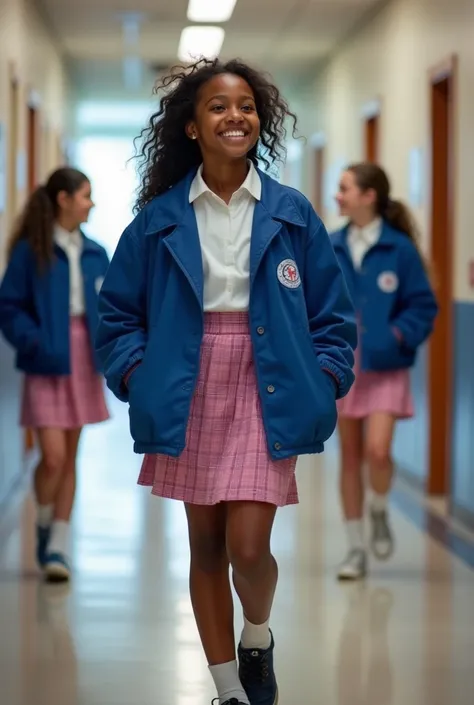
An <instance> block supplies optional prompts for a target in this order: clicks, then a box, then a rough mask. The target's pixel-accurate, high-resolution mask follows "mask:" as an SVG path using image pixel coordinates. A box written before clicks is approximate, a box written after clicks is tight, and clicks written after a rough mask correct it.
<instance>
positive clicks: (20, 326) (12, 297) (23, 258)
mask: <svg viewBox="0 0 474 705" xmlns="http://www.w3.org/2000/svg"><path fill="white" fill-rule="evenodd" d="M34 266H36V264H35V262H34V261H33V256H32V252H31V251H30V248H29V245H28V243H27V242H23V241H20V242H19V243H18V244H17V246H16V247H15V248H14V250H13V252H12V256H11V259H10V261H9V263H8V266H7V269H6V272H5V275H4V277H3V280H2V283H1V285H0V329H1V331H2V333H3V335H4V336H5V338H6V340H8V342H9V343H10V345H12V346H13V347H14V348H15V350H17V351H18V352H21V353H29V352H30V351H32V350H34V349H35V347H36V346H37V345H38V342H39V339H40V330H39V327H38V324H37V323H36V321H35V318H34V301H33V267H34Z"/></svg>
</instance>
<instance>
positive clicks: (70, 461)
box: [54, 428, 82, 521]
mask: <svg viewBox="0 0 474 705" xmlns="http://www.w3.org/2000/svg"><path fill="white" fill-rule="evenodd" d="M81 431H82V429H81V428H77V429H72V430H70V431H66V434H65V435H66V461H65V464H64V471H63V473H62V476H61V480H60V484H59V487H58V491H57V495H56V498H55V506H54V519H55V520H56V521H69V519H70V517H71V513H72V508H73V505H74V497H75V493H76V457H77V449H78V446H79V438H80V435H81Z"/></svg>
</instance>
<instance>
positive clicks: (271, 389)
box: [267, 384, 275, 394]
mask: <svg viewBox="0 0 474 705" xmlns="http://www.w3.org/2000/svg"><path fill="white" fill-rule="evenodd" d="M274 391H275V387H274V386H273V384H269V385H268V387H267V392H268V393H269V394H273V392H274Z"/></svg>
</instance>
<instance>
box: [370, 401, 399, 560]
mask: <svg viewBox="0 0 474 705" xmlns="http://www.w3.org/2000/svg"><path fill="white" fill-rule="evenodd" d="M395 422H396V419H395V418H394V417H393V416H392V415H391V414H387V413H383V412H379V413H376V414H373V415H372V416H371V417H370V418H369V420H368V425H367V439H366V457H367V462H368V465H369V480H370V486H371V489H372V497H371V512H370V518H371V523H372V538H371V544H372V551H373V553H374V555H375V556H376V557H377V558H379V559H380V560H386V559H387V558H389V557H390V556H391V555H392V553H393V548H394V540H393V535H392V530H391V527H390V523H389V521H388V514H387V499H388V494H389V492H390V489H391V487H392V482H393V461H392V456H391V448H392V440H393V432H394V429H395Z"/></svg>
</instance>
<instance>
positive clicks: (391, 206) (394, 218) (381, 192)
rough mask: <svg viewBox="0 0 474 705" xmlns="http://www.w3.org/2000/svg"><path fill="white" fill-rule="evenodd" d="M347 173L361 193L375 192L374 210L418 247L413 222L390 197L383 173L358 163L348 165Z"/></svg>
mask: <svg viewBox="0 0 474 705" xmlns="http://www.w3.org/2000/svg"><path fill="white" fill-rule="evenodd" d="M347 171H350V172H351V173H352V174H354V177H355V180H356V183H357V186H358V187H359V188H360V189H361V190H362V191H368V190H369V189H372V190H373V191H375V195H376V201H375V210H376V213H377V215H379V216H381V217H382V218H383V219H384V220H385V221H386V222H387V223H388V224H389V225H391V226H392V227H393V228H395V230H399V231H400V232H402V233H404V234H405V235H408V237H409V238H410V239H411V240H413V242H414V243H415V244H416V245H418V242H419V239H420V235H419V231H418V228H417V225H416V223H415V220H414V218H413V216H412V214H411V213H410V211H409V209H408V208H407V206H406V205H405V204H404V203H402V202H401V201H394V200H393V199H392V198H391V197H390V181H389V179H388V176H387V174H386V173H385V171H384V170H383V169H382V168H381V167H380V166H377V164H371V163H370V162H359V163H357V164H350V165H349V166H348V167H347Z"/></svg>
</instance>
